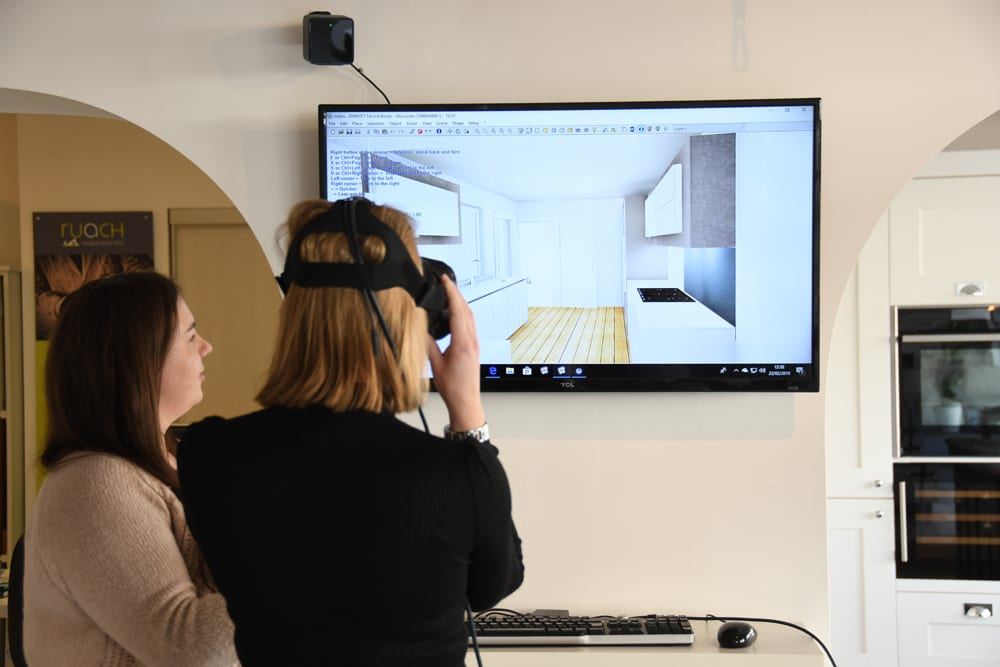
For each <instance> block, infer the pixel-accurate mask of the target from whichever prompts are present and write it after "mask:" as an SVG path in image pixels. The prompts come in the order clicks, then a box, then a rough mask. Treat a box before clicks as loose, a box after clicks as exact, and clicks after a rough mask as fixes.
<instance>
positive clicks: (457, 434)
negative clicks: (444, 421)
mask: <svg viewBox="0 0 1000 667" xmlns="http://www.w3.org/2000/svg"><path fill="white" fill-rule="evenodd" d="M444 439H445V440H475V441H476V442H488V441H489V439H490V425H489V424H483V425H482V426H480V427H479V428H474V429H472V430H471V431H452V430H451V426H450V425H446V426H445V427H444Z"/></svg>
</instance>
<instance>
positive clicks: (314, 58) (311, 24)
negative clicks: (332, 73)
mask: <svg viewBox="0 0 1000 667" xmlns="http://www.w3.org/2000/svg"><path fill="white" fill-rule="evenodd" d="M302 57H303V58H305V59H306V60H308V61H309V62H311V63H312V64H313V65H350V64H351V63H353V62H354V19H352V18H348V17H346V16H334V15H333V14H331V13H330V12H309V13H308V14H306V15H305V16H303V17H302Z"/></svg>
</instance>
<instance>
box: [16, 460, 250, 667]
mask: <svg viewBox="0 0 1000 667" xmlns="http://www.w3.org/2000/svg"><path fill="white" fill-rule="evenodd" d="M24 545H25V568H24V569H25V579H24V648H25V654H26V657H27V659H28V664H30V665H32V667H46V666H47V665H53V666H59V667H64V666H66V665H74V666H79V667H88V666H91V665H94V666H97V665H100V666H102V667H126V666H132V665H150V666H154V665H164V666H170V667H176V666H181V665H183V666H185V667H198V666H201V665H232V664H234V663H236V652H235V649H234V646H233V625H232V622H231V621H230V620H229V616H228V614H227V613H226V605H225V601H224V600H223V598H222V596H221V595H219V594H218V593H213V592H211V590H210V589H209V587H208V586H207V585H206V582H205V580H204V578H203V576H202V573H201V569H202V568H201V567H200V566H199V557H198V546H197V544H196V543H195V541H194V539H193V538H192V536H191V533H190V531H188V527H187V522H186V521H185V519H184V509H183V507H182V506H181V503H180V501H179V500H178V498H177V496H175V495H174V493H173V492H172V491H171V490H170V488H169V487H167V486H166V485H164V484H163V483H162V482H160V481H159V480H157V479H156V478H154V477H152V476H151V475H149V474H147V473H146V472H144V471H142V470H141V469H139V468H138V467H136V466H135V465H133V464H131V463H129V462H127V461H125V460H123V459H121V458H119V457H116V456H110V455H105V454H84V455H75V456H73V457H72V458H71V459H69V460H67V461H65V462H64V463H62V464H60V465H59V466H57V467H56V468H55V469H54V470H52V471H51V472H50V473H49V475H48V476H47V478H46V480H45V483H44V484H43V485H42V490H41V493H40V494H39V496H38V500H37V502H36V504H35V507H34V510H33V512H32V516H31V518H30V521H29V523H28V527H27V530H26V531H25V542H24Z"/></svg>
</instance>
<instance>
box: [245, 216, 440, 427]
mask: <svg viewBox="0 0 1000 667" xmlns="http://www.w3.org/2000/svg"><path fill="white" fill-rule="evenodd" d="M331 206H332V204H331V203H330V202H328V201H325V200H322V199H309V200H306V201H302V202H299V203H298V204H296V205H295V206H294V207H292V210H291V212H290V213H289V214H288V221H287V223H286V225H285V226H286V229H287V232H288V238H289V239H292V238H294V237H295V234H296V233H298V231H299V230H300V229H302V227H303V225H305V224H306V223H307V222H309V221H310V220H312V219H313V218H315V217H317V216H318V215H320V214H322V213H325V212H326V211H327V210H328V209H329V208H330V207H331ZM371 213H372V215H374V216H375V217H376V218H378V219H379V220H381V221H382V222H384V223H385V224H386V225H388V226H389V227H390V228H392V230H393V231H395V232H396V234H398V235H399V238H400V239H402V241H403V245H404V246H406V249H407V250H408V251H409V253H410V256H411V257H412V258H413V261H414V263H415V264H416V265H417V267H418V268H421V270H422V267H421V262H420V256H419V255H418V253H417V244H416V241H415V238H414V234H413V225H412V224H411V222H410V218H409V217H408V216H407V215H406V214H405V213H403V212H401V211H398V210H396V209H394V208H390V207H388V206H372V208H371ZM359 241H360V245H361V256H362V257H363V259H364V261H365V263H366V264H378V263H380V262H381V261H382V260H383V259H384V258H385V253H386V248H385V243H384V242H383V241H382V239H380V238H379V237H377V236H375V235H368V234H361V235H360V237H359ZM301 252H302V259H303V260H305V261H307V262H346V263H354V256H353V255H352V253H351V247H350V244H349V242H348V239H347V236H346V235H345V234H343V233H341V232H318V233H315V234H310V235H309V236H307V237H305V238H304V239H303V240H302V245H301ZM375 297H376V299H377V300H378V303H379V306H380V308H381V309H382V314H383V316H384V317H385V323H386V326H387V327H388V328H389V332H390V334H391V335H392V342H393V344H394V346H395V349H396V351H395V354H394V353H393V351H392V349H391V348H390V347H389V343H388V341H387V340H386V336H385V332H383V331H382V328H381V325H379V324H378V322H377V320H375V319H374V318H373V316H372V313H371V311H370V310H369V307H368V304H367V303H366V297H365V293H364V292H363V291H362V290H360V289H355V288H351V287H303V286H301V285H296V284H294V283H292V284H291V285H289V287H288V293H287V294H286V295H285V299H284V301H283V302H282V304H281V313H280V318H279V323H278V337H277V341H276V344H275V350H274V355H273V356H272V357H271V367H270V369H269V370H268V375H267V380H266V381H265V383H264V386H263V388H262V389H261V390H260V392H259V393H258V394H257V402H258V403H260V404H261V405H262V406H264V407H272V406H284V407H289V408H304V407H307V406H312V405H323V406H326V407H328V408H330V409H331V410H334V411H335V412H346V411H349V410H366V411H370V412H388V413H399V412H409V411H411V410H415V409H416V408H417V407H418V406H419V405H420V404H421V402H422V401H423V397H424V395H425V392H426V389H427V379H426V378H424V377H423V369H424V366H425V365H426V363H427V336H428V334H427V314H426V313H425V312H424V310H423V309H422V308H418V307H417V305H416V304H415V303H414V301H413V298H412V297H411V296H410V295H409V294H408V293H407V292H406V290H404V289H403V288H402V287H392V288H389V289H385V290H380V291H377V292H375ZM373 326H374V327H376V331H377V335H376V336H375V337H374V339H375V340H376V341H377V343H376V344H377V346H378V351H377V353H376V350H375V346H374V345H373V335H372V327H373Z"/></svg>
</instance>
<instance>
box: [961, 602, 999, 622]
mask: <svg viewBox="0 0 1000 667" xmlns="http://www.w3.org/2000/svg"><path fill="white" fill-rule="evenodd" d="M965 615H966V616H968V617H969V618H989V617H990V616H992V615H993V605H991V604H971V603H968V602H966V603H965Z"/></svg>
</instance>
